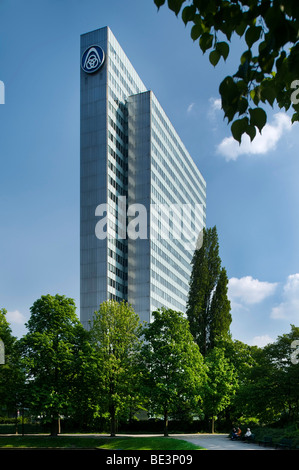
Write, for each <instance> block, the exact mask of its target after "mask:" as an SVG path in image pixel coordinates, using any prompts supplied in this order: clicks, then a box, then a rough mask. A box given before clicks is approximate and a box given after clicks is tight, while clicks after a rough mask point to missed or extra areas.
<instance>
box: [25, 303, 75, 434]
mask: <svg viewBox="0 0 299 470" xmlns="http://www.w3.org/2000/svg"><path fill="white" fill-rule="evenodd" d="M30 310H31V316H30V319H29V321H28V323H27V324H26V326H27V328H28V333H27V334H26V335H25V336H23V338H21V340H20V341H19V347H20V351H21V354H22V362H23V366H24V369H25V371H26V376H27V390H26V395H27V397H26V399H27V403H28V406H29V407H30V409H31V411H33V412H35V413H36V414H37V415H41V416H43V417H44V419H45V421H48V422H50V423H51V434H52V435H56V434H57V433H59V431H60V430H59V422H60V416H61V415H62V414H63V415H66V416H68V414H69V410H70V409H71V407H70V402H71V392H72V387H73V383H74V379H75V377H76V376H77V373H78V371H77V370H76V369H75V357H76V355H77V354H79V350H80V342H81V338H82V334H83V333H82V332H83V326H82V325H81V323H80V322H79V320H78V318H77V316H76V312H75V310H76V307H75V303H74V301H73V299H69V298H66V297H65V296H61V295H58V294H57V295H55V296H51V295H45V296H42V297H41V298H40V299H38V300H36V302H34V304H33V306H32V307H31V309H30Z"/></svg>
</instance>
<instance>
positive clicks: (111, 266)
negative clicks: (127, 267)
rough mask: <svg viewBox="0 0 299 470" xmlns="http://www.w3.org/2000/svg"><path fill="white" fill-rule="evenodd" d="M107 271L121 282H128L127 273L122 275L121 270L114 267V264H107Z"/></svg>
mask: <svg viewBox="0 0 299 470" xmlns="http://www.w3.org/2000/svg"><path fill="white" fill-rule="evenodd" d="M108 271H110V272H111V273H113V274H115V275H116V276H118V277H119V278H120V279H122V280H123V281H127V280H128V273H124V272H123V271H122V270H121V269H119V268H117V267H116V266H114V264H111V263H108Z"/></svg>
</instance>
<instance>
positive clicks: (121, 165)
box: [108, 145, 127, 170]
mask: <svg viewBox="0 0 299 470" xmlns="http://www.w3.org/2000/svg"><path fill="white" fill-rule="evenodd" d="M108 151H109V153H110V155H111V156H112V157H113V158H114V160H115V161H116V162H117V163H118V164H119V166H120V167H121V168H123V170H126V169H127V164H126V163H125V161H124V159H123V158H122V157H120V156H119V155H118V154H117V153H116V152H115V151H114V150H113V149H112V148H111V147H110V145H108Z"/></svg>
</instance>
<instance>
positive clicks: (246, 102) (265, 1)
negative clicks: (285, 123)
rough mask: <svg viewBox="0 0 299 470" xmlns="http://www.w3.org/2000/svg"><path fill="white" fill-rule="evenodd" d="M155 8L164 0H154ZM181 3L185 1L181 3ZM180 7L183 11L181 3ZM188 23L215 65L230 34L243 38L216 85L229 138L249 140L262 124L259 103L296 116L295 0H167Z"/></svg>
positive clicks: (298, 43) (298, 15)
mask: <svg viewBox="0 0 299 470" xmlns="http://www.w3.org/2000/svg"><path fill="white" fill-rule="evenodd" d="M154 2H155V4H156V5H157V7H158V8H160V7H161V6H162V5H164V4H165V0H154ZM184 4H185V5H184ZM183 6H184V8H183V9H182V7H183ZM168 7H169V8H170V9H171V10H172V11H174V13H175V14H176V15H177V16H178V15H179V13H180V11H181V9H182V13H181V17H182V20H183V22H184V24H185V25H187V24H190V25H191V30H190V35H191V38H192V39H193V41H198V42H199V46H200V48H201V50H202V52H203V53H206V52H207V51H209V60H210V62H211V64H212V65H213V66H214V67H215V66H216V65H217V64H218V62H219V61H220V59H221V58H222V59H224V60H226V59H227V58H228V56H229V53H230V44H229V43H230V42H231V39H232V36H233V34H237V36H238V37H239V38H243V39H245V43H246V45H245V47H246V50H245V51H244V52H243V53H242V55H241V57H240V65H239V67H238V69H237V70H235V71H234V73H232V75H229V76H227V77H225V78H224V79H223V81H222V82H221V84H220V86H219V92H220V95H221V99H222V109H223V111H224V116H225V118H227V119H228V122H229V123H230V122H232V125H231V132H232V135H233V137H234V138H235V139H236V140H237V141H238V142H241V138H242V135H243V134H245V133H246V134H248V135H249V137H250V139H251V140H253V139H254V137H255V135H256V132H257V129H258V130H259V131H260V132H261V131H262V129H263V127H264V126H265V124H266V122H267V114H266V112H265V110H264V105H270V106H273V105H274V103H277V104H278V106H279V108H281V109H282V108H284V109H285V110H288V109H290V108H291V107H292V108H293V116H292V122H295V121H298V120H299V77H298V70H299V36H298V25H299V4H298V1H297V0H275V1H274V0H232V1H227V0H210V1H208V2H207V1H206V0H168Z"/></svg>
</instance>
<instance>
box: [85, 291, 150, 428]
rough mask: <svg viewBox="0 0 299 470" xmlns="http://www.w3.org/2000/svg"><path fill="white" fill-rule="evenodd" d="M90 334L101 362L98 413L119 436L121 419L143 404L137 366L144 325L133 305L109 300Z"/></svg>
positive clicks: (98, 359)
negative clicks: (106, 418) (132, 408)
mask: <svg viewBox="0 0 299 470" xmlns="http://www.w3.org/2000/svg"><path fill="white" fill-rule="evenodd" d="M90 334H91V341H92V344H93V347H94V349H95V354H96V357H97V363H98V387H97V391H96V394H97V400H98V404H97V414H98V415H101V416H105V415H108V416H109V418H110V424H111V436H115V433H116V422H117V419H118V418H119V417H120V416H122V415H123V414H124V413H125V412H127V411H128V410H129V409H130V407H134V406H136V407H138V406H139V404H140V402H141V401H142V400H141V398H140V396H139V393H138V387H137V386H138V383H139V382H138V379H139V371H138V368H137V366H136V365H137V354H138V351H139V349H140V346H141V340H140V335H141V323H140V320H139V317H138V315H137V314H136V313H135V312H134V310H133V308H132V307H131V305H129V304H127V303H126V302H124V301H123V302H121V303H118V302H116V301H114V300H109V301H106V302H103V303H102V304H101V305H100V308H99V310H98V311H97V312H95V314H94V318H93V321H92V324H91V329H90Z"/></svg>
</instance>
